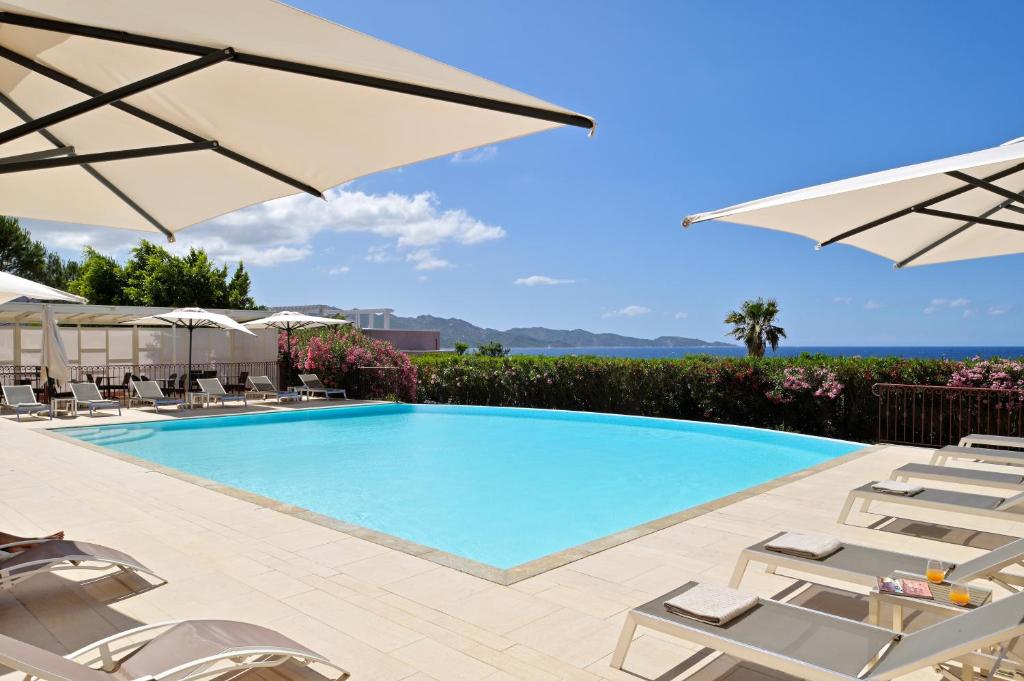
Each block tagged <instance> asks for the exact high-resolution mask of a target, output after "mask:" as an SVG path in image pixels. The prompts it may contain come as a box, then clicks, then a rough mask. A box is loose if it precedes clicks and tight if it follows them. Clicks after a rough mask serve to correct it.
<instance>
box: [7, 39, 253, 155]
mask: <svg viewBox="0 0 1024 681" xmlns="http://www.w3.org/2000/svg"><path fill="white" fill-rule="evenodd" d="M234 56H235V52H234V50H232V49H231V48H230V47H229V48H226V49H223V50H215V51H213V52H210V53H208V54H206V55H205V56H202V57H199V58H198V59H193V60H191V61H188V62H185V63H184V64H179V65H178V66H175V67H173V68H169V69H166V70H164V71H161V72H160V73H155V74H153V75H152V76H147V77H146V78H142V79H141V80H137V81H135V82H133V83H128V84H127V85H122V86H121V87H119V88H114V89H113V90H110V91H109V92H103V93H101V94H98V95H95V96H94V97H90V98H89V99H87V100H85V101H83V102H78V103H77V104H72V105H71V106H67V107H64V108H63V109H60V110H58V111H54V112H52V113H48V114H46V115H45V116H40V117H39V118H36V119H33V120H31V121H28V122H26V123H22V124H21V125H17V126H15V127H13V128H10V129H8V130H4V131H3V132H0V144H6V143H7V142H12V141H14V140H16V139H19V138H21V137H24V136H25V135H31V134H32V133H34V132H38V131H39V130H42V129H43V128H48V127H50V126H51V125H56V124H58V123H62V122H64V121H66V120H70V119H72V118H75V117H77V116H81V115H82V114H86V113H89V112H90V111H94V110H96V109H99V108H100V107H104V106H106V105H108V104H113V103H114V102H118V101H120V100H122V99H124V98H125V97H131V96H132V95H137V94H139V93H140V92H145V91H146V90H152V89H153V88H155V87H158V86H160V85H163V84H165V83H169V82H171V81H172V80H177V79H178V78H181V77H183V76H187V75H189V74H191V73H195V72H196V71H200V70H202V69H205V68H209V67H211V66H213V65H214V64H219V63H221V62H222V61H225V60H227V59H232V58H233V57H234Z"/></svg>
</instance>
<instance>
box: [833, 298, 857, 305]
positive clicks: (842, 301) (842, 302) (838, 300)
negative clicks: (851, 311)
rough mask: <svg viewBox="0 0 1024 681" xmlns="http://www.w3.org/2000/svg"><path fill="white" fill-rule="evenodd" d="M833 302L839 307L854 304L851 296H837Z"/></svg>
mask: <svg viewBox="0 0 1024 681" xmlns="http://www.w3.org/2000/svg"><path fill="white" fill-rule="evenodd" d="M832 302H833V303H836V304H838V305H849V304H850V303H852V302H853V298H851V297H850V296H836V297H835V298H833V299H832Z"/></svg>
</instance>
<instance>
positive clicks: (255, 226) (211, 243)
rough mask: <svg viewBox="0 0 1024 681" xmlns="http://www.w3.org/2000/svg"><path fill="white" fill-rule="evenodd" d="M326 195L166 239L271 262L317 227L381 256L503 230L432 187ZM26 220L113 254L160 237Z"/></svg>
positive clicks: (279, 202)
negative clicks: (368, 241)
mask: <svg viewBox="0 0 1024 681" xmlns="http://www.w3.org/2000/svg"><path fill="white" fill-rule="evenodd" d="M327 198H328V200H327V201H321V200H319V199H315V198H313V197H311V196H308V195H305V194H302V195H296V196H287V197H284V198H281V199H276V200H274V201H268V202H266V203H262V204H259V205H256V206H250V207H249V208H244V209H242V210H238V211H235V212H234V213H229V214H228V215H224V216H221V217H218V218H214V219H213V220H209V221H207V222H205V223H203V224H201V225H197V226H195V227H191V228H189V229H187V230H185V231H183V232H179V233H178V235H177V236H178V241H177V242H176V243H174V244H168V245H167V246H168V248H169V249H170V250H171V251H172V252H176V253H182V252H185V251H187V250H188V248H189V247H190V246H195V247H201V248H205V249H206V252H207V253H209V254H210V256H211V257H213V258H214V259H216V260H218V261H221V262H234V261H237V260H239V259H242V260H244V261H245V262H246V264H251V265H277V264H280V263H286V262H296V261H298V260H303V259H305V258H307V257H309V256H310V255H311V254H312V253H313V246H312V241H313V239H314V238H315V237H316V236H317V235H319V234H323V233H349V232H352V233H367V234H373V235H376V236H379V237H381V238H383V239H386V240H387V241H388V243H387V244H386V245H384V246H381V247H378V249H379V250H378V251H376V252H371V253H370V255H368V256H367V259H368V260H371V261H373V262H380V261H381V260H383V259H386V258H385V257H384V255H383V254H384V253H385V252H386V251H387V250H391V251H394V250H405V249H424V248H437V247H441V246H444V245H447V244H458V245H463V246H471V245H474V244H480V243H484V242H487V241H493V240H495V239H501V238H503V237H504V236H505V235H506V232H505V230H504V228H502V227H499V226H497V225H489V224H487V223H484V222H482V221H480V220H478V219H476V218H474V217H473V216H471V215H469V213H467V212H466V211H465V210H463V209H448V210H444V209H442V207H441V202H440V199H438V197H437V195H435V194H433V193H432V192H421V193H419V194H395V193H389V194H367V193H365V192H361V191H351V190H349V189H347V188H345V187H339V188H337V189H332V190H330V191H329V192H327ZM26 226H27V227H29V229H31V230H32V232H33V234H34V235H35V237H36V238H42V239H43V240H44V241H46V242H47V244H50V245H53V246H56V247H58V248H65V249H71V250H75V251H79V250H81V249H82V248H84V247H85V246H93V247H94V248H96V249H98V250H100V251H101V252H103V253H107V254H110V255H115V256H120V255H123V254H125V253H127V252H128V250H129V249H130V248H131V247H132V246H134V245H135V244H136V243H137V242H138V240H139V239H140V238H147V239H150V240H153V241H157V242H162V241H163V239H162V237H161V235H159V234H147V233H143V232H136V231H132V230H122V229H109V228H87V227H82V228H72V227H69V226H68V225H64V224H60V223H44V222H35V221H32V222H31V223H29V224H27V225H26ZM389 259H399V258H398V257H397V256H392V257H391V258H389Z"/></svg>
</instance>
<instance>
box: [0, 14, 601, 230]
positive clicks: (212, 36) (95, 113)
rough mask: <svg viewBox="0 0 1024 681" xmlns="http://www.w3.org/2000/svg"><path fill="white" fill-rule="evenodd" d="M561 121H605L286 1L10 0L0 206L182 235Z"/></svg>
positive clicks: (2, 21)
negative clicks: (278, 201) (292, 197)
mask: <svg viewBox="0 0 1024 681" xmlns="http://www.w3.org/2000/svg"><path fill="white" fill-rule="evenodd" d="M564 125H569V126H577V127H581V128H585V129H588V130H592V129H593V126H594V122H593V120H592V119H590V118H587V117H585V116H581V115H579V114H577V113H574V112H572V111H570V110H568V109H565V108H562V107H559V106H556V105H554V104H549V103H548V102H545V101H543V100H540V99H537V98H535V97H531V96H530V95H526V94H524V93H522V92H518V91H516V90H513V89H511V88H508V87H505V86H503V85H499V84H498V83H494V82H492V81H489V80H486V79H484V78H480V77H478V76H474V75H472V74H470V73H467V72H465V71H461V70H459V69H456V68H453V67H451V66H448V65H446V64H442V63H440V62H437V61H434V60H432V59H429V58H427V57H424V56H421V55H418V54H416V53H414V52H409V51H407V50H404V49H402V48H400V47H398V46H396V45H391V44H389V43H386V42H383V41H381V40H377V39H375V38H372V37H370V36H367V35H364V34H362V33H359V32H357V31H354V30H352V29H349V28H346V27H344V26H340V25H338V24H333V23H331V22H328V21H326V20H324V19H321V18H320V17H317V16H314V15H311V14H307V13H305V12H301V11H299V10H297V9H294V8H292V7H289V6H287V5H284V4H282V3H279V2H275V1H274V0H216V1H215V2H210V1H209V0H175V1H174V2H161V1H159V0H75V1H74V2H71V1H69V0H0V214H6V215H17V216H20V217H27V218H39V219H46V220H59V221H65V222H73V223H79V224H91V225H105V226H108V227H122V228H128V229H137V230H144V231H149V232H162V233H163V234H165V235H166V236H167V237H168V239H170V240H171V241H173V240H174V233H175V232H177V231H179V230H181V229H183V228H185V227H188V226H189V225H192V224H195V223H197V222H201V221H203V220H207V219H209V218H212V217H215V216H218V215H222V214H224V213H227V212H230V211H233V210H236V209H238V208H242V207H244V206H248V205H251V204H255V203H260V202H263V201H267V200H270V199H274V198H279V197H282V196H286V195H289V194H296V193H300V192H306V193H308V194H311V195H313V196H318V197H320V196H322V192H324V191H325V190H327V189H328V188H331V187H334V186H336V185H338V184H341V183H343V182H347V181H349V180H353V179H355V178H358V177H362V176H364V175H367V174H370V173H374V172H377V171H381V170H386V169H390V168H395V167H398V166H402V165H406V164H409V163H414V162H416V161H421V160H424V159H429V158H434V157H438V156H444V155H447V154H451V153H454V152H456V151H460V150H465V149H469V148H473V147H478V146H482V145H485V144H493V143H495V142H499V141H502V140H508V139H512V138H517V137H521V136H524V135H529V134H532V133H536V132H540V131H544V130H550V129H552V128H557V127H560V126H564ZM55 197H57V198H55Z"/></svg>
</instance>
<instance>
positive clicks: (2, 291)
mask: <svg viewBox="0 0 1024 681" xmlns="http://www.w3.org/2000/svg"><path fill="white" fill-rule="evenodd" d="M16 298H33V299H35V300H66V301H68V302H71V303H84V302H86V301H85V298H82V297H81V296H76V295H74V294H71V293H68V292H67V291H61V290H60V289H55V288H50V287H49V286H43V285H42V284H39V283H37V282H34V281H32V280H31V279H25V278H24V277H19V276H17V275H14V274H9V273H7V272H0V305H2V304H3V303H6V302H9V301H12V300H15V299H16Z"/></svg>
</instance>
